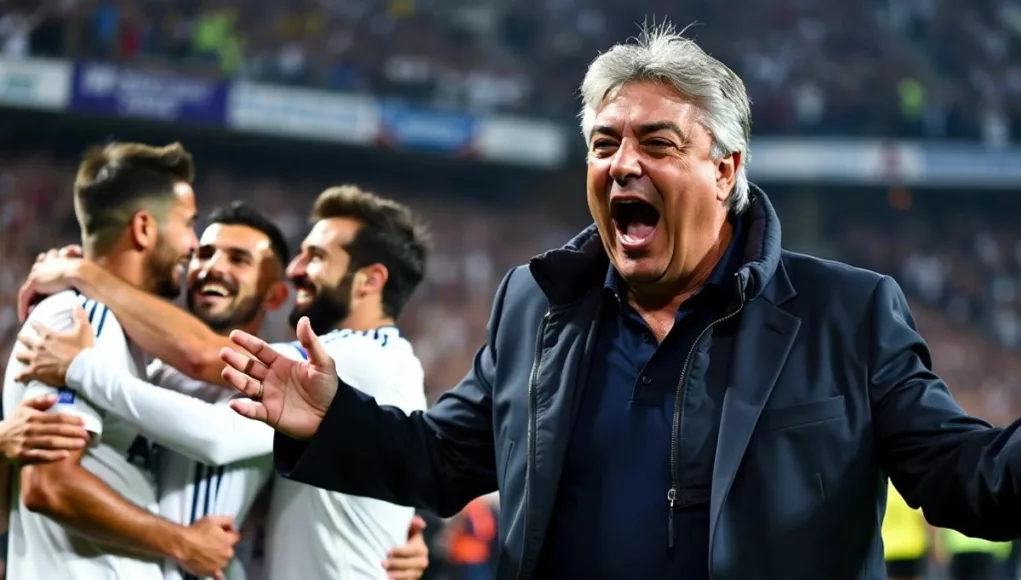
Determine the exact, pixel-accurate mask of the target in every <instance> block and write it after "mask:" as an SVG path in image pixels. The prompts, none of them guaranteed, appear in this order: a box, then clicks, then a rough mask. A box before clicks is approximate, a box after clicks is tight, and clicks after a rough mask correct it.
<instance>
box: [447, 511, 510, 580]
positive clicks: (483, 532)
mask: <svg viewBox="0 0 1021 580" xmlns="http://www.w3.org/2000/svg"><path fill="white" fill-rule="evenodd" d="M498 510H499V504H498V503H497V496H496V494H491V495H485V496H482V497H480V498H477V499H475V500H474V501H472V502H471V503H469V504H468V505H467V506H465V508H464V510H463V511H462V512H461V513H460V514H458V515H456V516H454V517H453V518H451V520H450V523H449V524H448V526H447V534H449V536H448V539H447V547H448V548H447V549H448V554H449V556H448V557H447V558H448V560H449V562H450V567H451V574H452V575H453V577H454V578H455V579H456V580H487V579H488V578H492V577H493V575H494V574H495V573H496V567H495V559H496V554H497V552H498V550H499V546H498V545H497V543H496V539H497V538H496V530H497V518H498V517H499V516H498V513H499V512H498Z"/></svg>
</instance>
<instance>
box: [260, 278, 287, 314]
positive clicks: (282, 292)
mask: <svg viewBox="0 0 1021 580" xmlns="http://www.w3.org/2000/svg"><path fill="white" fill-rule="evenodd" d="M290 293H291V291H290V290H289V289H288V288H287V283H286V282H284V281H282V280H281V281H278V282H273V284H271V285H270V287H269V289H268V290H266V294H265V295H264V296H263V298H262V306H263V308H265V309H266V311H267V312H274V311H276V310H280V308H282V307H283V305H284V303H285V302H287V296H288V295H289V294H290Z"/></svg>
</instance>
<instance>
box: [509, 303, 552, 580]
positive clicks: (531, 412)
mask: <svg viewBox="0 0 1021 580" xmlns="http://www.w3.org/2000/svg"><path fill="white" fill-rule="evenodd" d="M549 317H550V311H549V310H547V311H546V314H544V315H543V317H542V321H541V322H539V330H538V331H537V332H536V333H535V356H534V357H533V358H532V371H531V372H530V373H529V375H528V460H527V461H526V462H525V525H524V527H523V528H522V534H523V537H522V541H521V563H520V564H519V565H518V566H519V567H518V574H517V578H518V580H520V579H521V577H522V574H523V573H524V571H525V547H526V546H527V545H528V519H529V518H528V516H529V514H530V513H532V472H533V471H535V466H534V465H533V463H534V462H535V421H536V417H535V383H536V381H537V380H538V378H539V367H540V366H542V335H543V334H544V333H545V332H546V323H547V322H549Z"/></svg>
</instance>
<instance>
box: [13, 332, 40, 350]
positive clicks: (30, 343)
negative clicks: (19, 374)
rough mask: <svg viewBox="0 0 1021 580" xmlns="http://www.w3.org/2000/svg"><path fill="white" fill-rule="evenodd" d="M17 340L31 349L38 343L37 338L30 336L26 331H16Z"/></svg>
mask: <svg viewBox="0 0 1021 580" xmlns="http://www.w3.org/2000/svg"><path fill="white" fill-rule="evenodd" d="M18 342H19V343H21V344H22V345H24V346H25V347H26V348H29V349H32V348H35V347H36V345H38V344H39V339H38V338H36V337H34V336H32V335H31V334H30V333H28V332H21V333H18Z"/></svg>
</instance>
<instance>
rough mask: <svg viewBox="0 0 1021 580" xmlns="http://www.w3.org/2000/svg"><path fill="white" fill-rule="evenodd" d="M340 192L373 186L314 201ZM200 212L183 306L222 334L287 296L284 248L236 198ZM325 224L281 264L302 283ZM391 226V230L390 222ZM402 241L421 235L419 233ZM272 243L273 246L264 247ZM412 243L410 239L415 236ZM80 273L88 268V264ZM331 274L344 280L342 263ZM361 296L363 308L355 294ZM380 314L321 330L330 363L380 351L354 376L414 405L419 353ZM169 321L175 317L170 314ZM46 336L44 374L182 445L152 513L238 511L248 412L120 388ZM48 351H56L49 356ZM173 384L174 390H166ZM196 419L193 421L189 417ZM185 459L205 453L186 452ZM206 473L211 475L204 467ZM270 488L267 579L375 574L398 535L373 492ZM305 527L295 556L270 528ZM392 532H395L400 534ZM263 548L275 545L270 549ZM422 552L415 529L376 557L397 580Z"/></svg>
mask: <svg viewBox="0 0 1021 580" xmlns="http://www.w3.org/2000/svg"><path fill="white" fill-rule="evenodd" d="M345 196H348V197H351V199H352V200H354V199H358V200H361V203H362V204H367V203H370V202H371V203H374V204H378V203H379V202H380V200H378V198H375V197H374V196H371V195H369V194H365V193H362V192H360V191H358V190H357V189H354V188H338V189H334V190H330V191H328V192H326V194H324V196H323V197H322V198H321V200H320V203H319V204H317V208H322V207H326V206H325V205H324V204H325V203H326V201H331V200H332V203H334V204H336V203H343V200H344V199H345ZM323 200H326V201H323ZM347 203H350V202H347ZM381 209H382V210H383V211H393V210H401V212H403V214H402V215H401V216H398V217H404V218H405V221H406V223H408V224H409V225H413V224H412V223H411V222H410V221H408V220H409V219H410V214H407V212H406V210H404V209H403V208H401V207H400V206H394V207H393V208H392V209H391V208H390V206H389V205H388V204H386V203H383V206H382V208H381ZM210 221H211V222H213V223H212V225H211V226H210V227H209V228H207V230H206V231H205V232H204V233H203V236H202V240H201V242H200V247H199V251H198V253H197V256H196V258H195V259H194V260H193V261H192V265H191V267H190V270H189V294H188V303H189V310H191V311H192V313H193V314H196V315H197V316H198V317H199V318H200V319H202V320H203V321H205V322H206V323H207V324H208V325H209V327H210V328H211V329H212V330H214V331H217V332H220V333H224V334H225V333H226V332H228V331H230V330H231V329H233V328H241V329H245V330H247V331H249V332H255V331H256V330H257V329H258V327H259V326H260V324H261V321H262V318H263V316H264V314H265V311H266V310H271V309H275V308H278V307H279V306H280V304H281V303H282V302H283V299H284V298H286V287H283V288H282V289H281V288H280V287H279V286H280V285H281V284H280V273H281V272H280V271H281V268H280V267H279V265H278V264H277V263H275V261H276V259H277V258H275V257H274V255H278V256H285V255H286V248H284V242H283V240H282V236H280V234H279V232H278V231H277V230H276V228H275V227H274V226H272V224H270V223H269V222H268V221H267V220H265V219H264V218H261V216H258V214H255V213H254V212H252V211H251V210H250V209H248V208H245V207H244V206H239V205H235V206H232V208H230V209H228V210H225V211H218V212H214V214H213V215H212V216H211V220H210ZM328 225H331V224H329V223H327V221H326V220H318V221H317V224H316V227H315V228H314V229H313V232H312V233H311V234H310V235H309V239H308V240H306V244H305V247H304V249H303V252H302V255H301V256H299V257H298V258H296V259H295V260H294V262H293V263H292V266H291V269H290V273H292V276H293V277H294V278H295V279H296V281H298V282H299V283H300V284H301V285H303V287H308V286H309V285H311V284H312V282H310V281H309V280H308V278H309V277H310V276H309V270H311V273H312V275H315V276H320V275H325V274H329V273H331V272H330V271H328V270H327V271H322V272H319V271H317V270H316V269H315V266H314V265H313V267H312V268H309V265H310V260H309V256H310V255H311V254H313V253H315V252H317V251H330V249H329V247H324V248H321V249H319V250H317V248H318V246H317V245H316V244H319V243H323V242H326V243H327V245H328V246H329V244H330V240H329V239H327V240H324V239H322V235H323V234H325V235H327V236H331V235H333V236H335V235H336V234H338V233H342V232H338V231H336V230H337V228H335V227H334V228H329V227H325V226H328ZM331 232H332V233H331ZM407 233H408V234H415V235H418V230H416V229H414V228H412V229H409V230H408V231H407ZM317 235H318V237H317ZM390 236H391V237H392V236H393V232H391V233H390ZM351 237H353V232H352V236H351ZM274 240H276V241H274ZM332 241H333V242H335V244H334V245H336V246H337V247H336V249H334V250H333V251H334V252H335V251H337V250H339V249H340V246H341V243H340V242H341V240H340V238H337V239H333V240H332ZM369 241H370V244H369V245H368V247H365V246H366V244H365V241H364V240H363V241H362V247H361V249H360V250H356V251H360V252H362V254H365V253H366V252H367V251H368V250H372V249H373V248H374V247H375V248H376V249H375V250H373V253H372V254H371V255H376V256H379V255H383V256H384V260H385V261H387V262H389V263H390V264H391V265H392V269H393V271H394V272H395V274H397V275H405V276H406V274H404V273H403V272H404V271H405V270H407V269H409V267H408V266H406V265H403V264H400V263H397V262H396V261H395V260H393V259H391V258H388V257H386V251H387V250H386V248H383V249H382V250H380V249H379V248H378V245H379V244H380V242H378V241H372V240H371V239H370V240H369ZM411 241H415V243H418V244H419V245H420V244H421V240H420V239H418V240H417V241H416V240H411ZM276 248H283V249H279V250H277V251H276V252H274V249H276ZM412 249H413V250H414V251H416V252H418V251H419V248H412ZM421 252H422V253H421V254H418V253H416V259H417V262H416V263H413V264H412V265H411V266H410V270H411V271H412V272H413V279H412V280H411V281H408V282H403V283H402V282H398V283H397V287H398V288H401V289H402V291H404V292H406V293H407V294H410V292H411V291H412V290H413V289H414V286H415V285H416V284H417V282H418V280H420V279H421V271H422V261H423V258H424V248H422V249H421ZM362 254H360V255H362ZM418 256H420V257H418ZM363 259H364V258H363ZM352 261H354V260H352ZM82 277H84V278H90V276H88V275H87V274H86V275H85V276H82ZM338 277H339V278H342V279H343V278H345V277H346V278H347V279H348V280H351V279H352V278H353V275H349V276H338ZM72 278H73V276H72ZM391 280H393V278H391ZM95 282H96V281H95V280H93V281H92V282H90V283H86V284H82V285H81V287H91V286H96V287H97V288H100V287H107V286H108V285H109V284H104V283H102V282H100V283H98V284H96V283H95ZM107 282H108V283H109V282H110V281H107ZM344 284H347V285H348V286H347V288H348V290H347V291H345V292H350V290H351V289H352V288H351V286H350V284H351V282H346V283H345V282H343V280H341V283H340V284H339V285H340V286H344ZM122 290H123V289H122ZM330 290H331V294H329V295H328V296H329V297H330V299H331V300H333V299H334V298H333V295H334V294H336V292H335V288H332V287H331V288H330ZM117 293H118V292H111V291H110V289H109V288H107V289H106V292H100V293H99V295H100V296H103V295H105V294H117ZM340 296H341V298H339V300H340V301H341V306H340V309H339V310H337V309H333V310H332V312H335V313H340V314H344V311H345V310H348V309H349V308H350V306H348V305H346V304H349V302H346V301H345V300H344V298H343V294H341V295H340ZM381 300H382V297H380V298H378V299H377V300H376V301H375V302H376V310H377V311H380V312H381V311H382V306H380V302H381ZM402 301H406V297H405V298H402ZM307 302H309V303H313V302H314V301H307ZM372 303H373V301H372V300H364V299H363V300H362V301H361V302H360V304H369V305H371V304H372ZM301 304H303V303H299V308H300V307H301V306H300V305H301ZM361 308H362V309H364V306H362V307H361ZM298 312H301V311H300V310H299V311H298ZM295 315H298V314H297V313H296V314H295ZM350 318H351V317H350V316H347V315H344V316H343V317H342V318H341V319H340V323H339V324H341V325H343V323H344V321H345V320H347V319H350ZM379 320H380V322H381V324H380V325H376V326H375V327H374V328H373V329H372V331H371V332H370V331H369V330H368V329H366V330H363V331H353V330H350V329H347V330H343V331H338V332H335V333H333V334H331V335H328V338H326V341H327V342H328V343H329V344H330V345H331V350H333V351H334V355H335V357H336V359H337V363H338V365H339V366H341V368H345V369H349V371H348V372H349V373H350V374H351V375H352V376H353V377H355V378H353V379H352V380H356V379H357V378H358V377H359V375H360V374H362V373H363V371H362V370H361V369H362V367H363V366H364V365H365V364H366V362H371V361H373V360H377V361H379V360H381V361H383V362H384V364H382V365H378V364H377V365H374V366H376V367H377V368H381V367H383V368H387V369H390V370H388V371H387V372H385V373H382V375H385V376H381V375H380V374H378V373H376V374H374V375H373V376H370V377H365V379H364V380H365V382H366V383H367V384H369V385H375V384H378V385H383V386H384V388H382V389H380V388H379V387H377V388H376V389H377V390H378V391H379V396H382V398H383V399H384V400H388V401H391V402H395V403H398V404H400V405H402V406H403V407H405V408H409V409H413V408H422V407H424V404H425V400H424V392H423V388H422V380H423V379H422V371H421V365H420V364H419V363H418V361H417V359H416V358H415V357H414V353H413V351H412V348H411V345H410V344H409V343H408V342H407V341H406V340H404V339H403V338H402V337H401V336H400V333H399V332H398V331H397V329H396V327H393V326H392V323H393V317H379ZM354 321H355V322H356V323H359V324H362V323H366V322H368V321H369V319H367V317H365V316H364V315H362V316H361V317H360V318H355V319H354ZM189 322H190V321H189ZM174 326H175V327H178V325H177V324H174ZM48 338H49V340H48V341H47V344H48V345H49V346H48V348H47V349H45V353H37V355H36V356H35V357H34V358H33V359H32V362H33V363H35V364H37V365H40V366H41V367H46V366H49V367H50V368H49V369H47V368H38V369H36V372H38V373H40V374H41V375H44V376H49V377H50V378H49V379H48V380H50V381H53V382H62V381H63V379H64V378H65V374H66V378H67V379H68V382H69V384H70V385H71V386H73V387H76V388H78V389H81V390H82V392H83V393H85V394H87V395H89V396H90V397H91V398H93V399H94V400H95V401H96V402H97V403H98V404H99V405H100V406H102V407H104V408H106V409H108V410H109V411H110V412H111V413H114V414H118V415H120V416H122V417H124V418H125V419H126V420H128V421H130V422H132V423H133V424H136V425H137V426H138V427H139V428H140V429H141V430H142V432H144V433H146V435H147V436H149V437H150V438H152V439H154V440H156V441H159V442H161V443H163V444H165V445H167V446H169V447H170V448H175V449H177V450H178V451H182V452H183V454H184V455H179V454H173V453H166V454H164V455H163V463H162V465H163V467H164V469H163V471H162V474H163V475H162V478H161V483H162V486H161V489H162V490H163V493H162V494H161V502H160V503H161V510H162V513H163V515H165V516H167V517H171V518H174V517H176V518H178V521H182V519H181V518H183V521H188V519H189V517H195V514H199V515H201V514H202V513H203V512H205V511H207V510H210V509H212V511H213V513H229V514H232V515H237V517H238V518H243V517H244V515H245V512H246V511H247V509H248V507H250V505H251V500H252V499H254V495H255V493H256V492H257V491H258V487H260V486H261V485H262V483H263V482H264V481H265V479H266V478H267V477H268V476H269V474H270V469H271V456H270V453H271V451H272V437H273V434H272V430H271V429H270V428H268V427H267V426H266V425H263V424H261V423H258V422H255V421H247V420H244V419H242V418H240V417H238V416H237V415H236V414H234V413H233V412H232V411H230V409H229V408H227V407H226V406H219V407H215V408H214V407H213V406H211V405H208V404H205V403H202V402H201V401H199V400H197V399H189V398H188V397H184V399H186V400H184V401H181V400H179V399H180V398H181V396H180V395H178V394H177V393H171V392H163V393H153V392H152V390H147V389H139V388H135V389H131V388H129V386H130V382H131V378H130V377H128V378H127V379H125V377H124V376H123V374H120V375H117V374H116V373H112V372H111V371H109V370H108V369H109V367H108V366H107V365H103V364H102V360H101V358H100V357H97V356H96V355H95V354H92V353H89V352H88V351H86V352H84V353H83V354H82V355H81V356H79V357H77V358H75V354H76V353H77V352H79V351H80V350H81V349H83V348H85V346H87V342H88V340H87V339H88V335H85V336H83V337H81V338H78V339H76V338H75V337H72V336H70V334H63V335H58V334H51V335H50V337H48ZM276 347H277V348H278V349H279V350H280V351H281V352H283V353H284V354H286V355H288V356H293V357H300V356H302V355H303V351H302V349H301V348H300V345H297V344H296V343H283V344H278V345H276ZM58 352H59V356H57V359H59V360H53V357H54V355H57V354H58ZM214 353H215V351H214ZM45 354H48V355H50V358H51V360H50V361H45V360H43V358H45V357H44V356H43V355H45ZM72 359H74V363H73V364H72V363H71V360H72ZM26 360H28V359H26ZM69 365H70V366H71V367H72V368H71V370H70V372H68V370H67V369H68V366H69ZM221 366H222V364H221ZM153 370H154V372H153V373H152V374H151V375H150V379H152V380H153V382H157V383H158V384H161V386H165V387H168V388H169V389H173V390H176V391H179V392H185V393H187V394H189V395H191V396H193V397H199V398H201V399H204V400H206V401H209V402H220V403H222V402H226V400H228V399H230V398H233V397H234V396H235V393H234V391H232V390H227V389H223V388H222V387H218V386H213V385H209V384H207V383H204V382H201V381H197V380H194V379H189V378H188V377H186V376H184V375H183V374H182V373H180V372H179V371H176V370H174V369H173V368H171V367H169V366H167V365H164V364H159V365H158V367H157V368H155V369H153ZM76 375H77V376H76ZM136 381H137V379H136ZM358 382H359V383H360V382H361V381H360V380H359V381H358ZM356 384H358V383H356ZM387 391H389V392H387ZM143 395H144V396H143ZM157 395H158V396H157ZM175 396H176V397H177V398H178V400H175V398H174V397H175ZM203 407H205V408H203ZM161 414H162V415H163V416H162V417H161ZM232 415H233V416H232ZM174 417H182V418H179V419H174ZM161 419H162V420H161ZM239 422H240V423H239ZM196 425H198V426H200V428H199V429H195V426H196ZM193 459H198V460H199V461H201V462H204V463H197V462H195V461H193ZM227 461H241V463H236V464H234V465H227V466H223V465H222V463H224V462H227ZM218 465H219V467H218ZM209 475H212V477H211V478H209ZM197 476H203V477H197ZM209 479H211V480H212V481H209ZM288 484H290V485H288ZM291 486H294V487H291ZM274 489H275V493H274V501H273V502H272V503H273V506H272V513H273V514H274V516H273V517H272V518H271V521H270V529H269V533H270V535H271V539H270V546H271V549H270V557H269V565H270V578H271V580H273V579H275V578H290V577H298V576H294V575H295V574H299V573H300V577H302V578H311V579H313V580H314V579H316V578H333V577H337V576H339V577H347V575H349V574H354V577H364V578H373V577H379V576H381V575H382V574H383V569H382V568H381V567H380V564H379V560H380V559H382V555H383V553H384V552H385V551H386V550H387V549H388V548H390V547H392V546H394V545H395V544H396V542H397V541H398V540H396V539H395V536H394V534H393V533H392V532H393V530H394V529H397V530H398V532H399V531H400V530H401V528H399V527H396V526H394V525H386V526H382V525H379V524H377V523H376V522H377V521H380V520H381V519H382V518H383V517H385V516H390V521H391V522H392V521H402V522H404V521H406V520H407V519H408V517H410V514H411V510H410V509H409V508H404V507H399V506H392V505H390V504H384V503H382V502H376V501H374V500H367V501H363V498H348V497H345V496H340V494H333V493H328V492H323V491H321V490H317V489H314V488H310V487H307V486H303V485H300V486H299V485H297V484H293V483H291V482H286V481H282V480H281V481H278V482H277V486H276V487H275V488H274ZM377 504H378V505H377ZM323 515H326V516H329V517H328V519H325V520H323V521H321V522H320V523H318V524H316V525H311V526H310V525H309V523H310V522H313V523H314V522H316V521H317V520H322V516H323ZM295 520H297V521H295ZM239 521H240V520H239ZM383 521H384V522H386V520H383ZM406 527H407V526H406V525H405V528H406ZM305 528H311V529H310V530H309V533H307V534H302V535H300V537H299V538H298V540H297V543H298V544H297V545H300V546H301V549H302V550H304V551H305V552H306V554H307V555H304V556H302V555H298V556H297V557H295V556H293V555H291V554H294V553H295V551H296V550H297V546H296V545H290V544H287V543H282V542H280V541H279V540H277V539H276V538H280V537H288V536H290V535H293V534H299V533H300V532H302V531H303V529H305ZM338 536H339V537H338ZM396 538H401V536H396ZM399 541H400V542H401V543H403V539H400V540H399ZM274 555H282V557H276V558H274ZM427 555H428V552H427V550H426V548H425V544H424V542H422V540H421V535H420V529H419V534H418V535H417V538H416V541H415V542H412V543H408V544H405V545H403V546H401V547H400V548H397V549H396V550H391V552H390V554H389V557H388V558H387V561H386V562H385V565H386V568H387V570H386V572H387V574H388V575H389V576H390V577H391V578H402V579H408V580H413V579H416V578H419V577H420V576H421V575H422V573H423V572H424V569H425V567H426V565H427V564H428V557H427ZM172 572H173V571H172ZM235 573H239V572H235V571H234V568H233V567H232V568H230V569H228V577H229V578H233V577H235V576H234V574H235ZM176 577H179V576H173V575H168V578H176Z"/></svg>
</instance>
